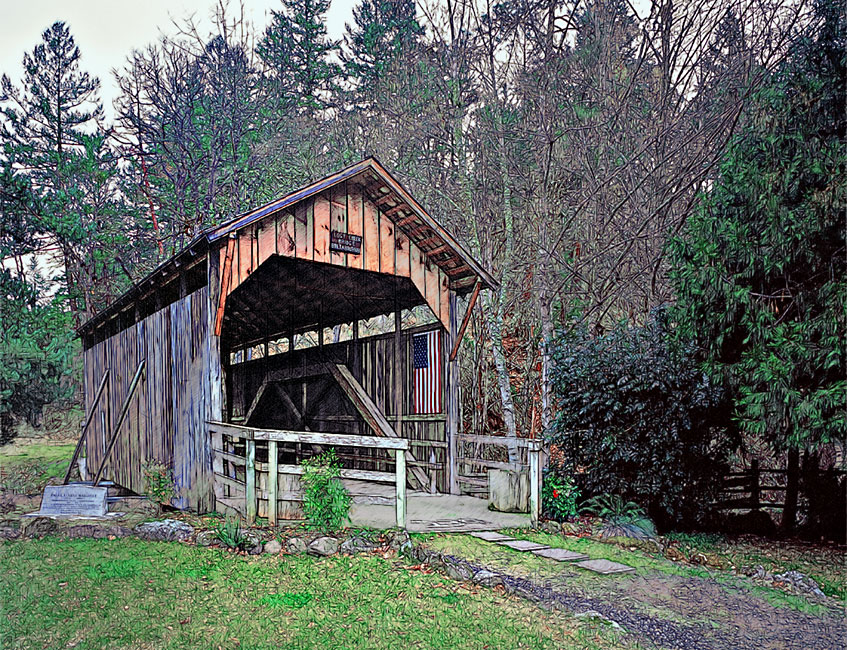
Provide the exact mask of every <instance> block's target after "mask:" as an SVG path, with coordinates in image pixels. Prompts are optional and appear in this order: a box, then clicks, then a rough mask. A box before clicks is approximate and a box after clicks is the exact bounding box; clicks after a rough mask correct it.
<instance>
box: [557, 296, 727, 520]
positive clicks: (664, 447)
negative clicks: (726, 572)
mask: <svg viewBox="0 0 847 650" xmlns="http://www.w3.org/2000/svg"><path fill="white" fill-rule="evenodd" d="M670 330H671V326H670V323H668V321H667V319H666V313H665V311H664V310H663V309H660V310H657V311H655V312H654V313H653V315H652V316H651V319H650V321H649V322H648V323H647V324H646V325H645V326H644V327H638V328H626V327H624V326H620V327H618V328H617V329H615V330H613V331H612V332H610V333H608V334H606V335H604V336H600V337H592V336H590V335H589V332H588V329H587V328H586V327H582V326H579V327H576V328H575V329H574V330H573V331H571V332H570V333H567V334H562V335H560V336H559V337H558V339H557V340H555V341H553V344H552V346H551V348H552V355H553V373H552V381H553V390H554V393H555V395H556V397H557V400H558V405H559V409H558V413H557V419H556V421H555V423H554V426H553V427H552V431H551V432H550V433H549V434H548V437H549V438H550V442H551V443H552V444H553V445H555V447H556V448H558V449H559V450H560V451H561V453H562V455H563V456H564V457H565V458H566V459H567V464H568V465H569V468H568V471H570V472H572V473H573V476H574V478H575V480H576V482H577V485H579V487H580V489H581V491H582V494H584V495H585V496H587V497H592V496H596V495H601V494H609V493H614V494H620V495H622V496H623V497H624V498H625V499H626V500H627V501H635V502H638V503H642V504H644V505H645V506H646V507H647V511H648V512H649V514H650V516H651V517H652V518H653V519H654V520H655V521H656V522H657V523H658V524H659V525H660V527H662V528H669V527H671V526H679V525H692V524H696V523H698V522H700V521H703V520H704V519H706V515H707V514H708V511H709V505H710V504H711V503H712V502H713V501H714V498H715V496H716V493H717V490H718V488H719V482H720V479H721V476H722V474H723V473H724V472H725V461H726V459H727V457H728V454H729V452H730V451H731V450H732V449H734V448H735V447H736V445H737V438H736V437H735V436H734V435H732V434H733V431H732V429H731V428H730V425H731V405H730V404H729V403H728V401H727V400H726V399H725V396H724V394H723V393H722V391H720V390H719V389H718V388H717V387H715V386H714V385H713V384H712V383H710V382H709V380H708V378H707V377H706V376H705V375H704V374H703V373H702V372H701V371H700V370H699V369H698V367H697V364H696V362H695V361H694V359H693V354H692V353H691V351H690V350H687V349H680V348H679V347H675V346H673V345H671V343H670V337H669V332H670Z"/></svg>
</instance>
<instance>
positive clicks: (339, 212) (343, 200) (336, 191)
mask: <svg viewBox="0 0 847 650" xmlns="http://www.w3.org/2000/svg"><path fill="white" fill-rule="evenodd" d="M329 210H330V225H329V230H330V232H332V231H333V230H335V231H338V232H347V184H346V183H339V184H338V185H336V186H335V187H333V188H332V190H331V191H330V206H329ZM327 250H329V239H327ZM329 261H330V262H332V263H333V264H338V265H339V266H346V265H347V253H334V252H330V258H329Z"/></svg>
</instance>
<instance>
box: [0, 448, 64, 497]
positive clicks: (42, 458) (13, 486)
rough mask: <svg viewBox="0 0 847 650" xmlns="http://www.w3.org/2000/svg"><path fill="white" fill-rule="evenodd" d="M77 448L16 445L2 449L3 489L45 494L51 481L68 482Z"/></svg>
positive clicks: (1, 472) (21, 492)
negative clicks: (66, 473)
mask: <svg viewBox="0 0 847 650" xmlns="http://www.w3.org/2000/svg"><path fill="white" fill-rule="evenodd" d="M74 447H75V444H72V443H59V444H57V443H52V442H31V441H25V442H24V441H20V442H18V441H16V442H13V443H10V444H8V445H4V446H3V447H0V488H3V489H5V490H11V491H14V492H16V493H18V494H34V493H36V492H39V491H41V490H42V489H43V488H44V486H45V485H46V484H47V482H48V481H49V480H50V479H54V478H64V476H65V472H66V471H67V470H68V463H70V461H71V456H72V455H73V453H74Z"/></svg>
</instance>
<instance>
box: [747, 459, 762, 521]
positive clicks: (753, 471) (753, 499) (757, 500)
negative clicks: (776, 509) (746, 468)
mask: <svg viewBox="0 0 847 650" xmlns="http://www.w3.org/2000/svg"><path fill="white" fill-rule="evenodd" d="M760 476H761V473H760V472H759V459H758V458H754V459H753V460H751V461H750V509H751V510H758V509H759V504H761V502H762V491H761V490H760V489H759V488H760V481H759V478H760Z"/></svg>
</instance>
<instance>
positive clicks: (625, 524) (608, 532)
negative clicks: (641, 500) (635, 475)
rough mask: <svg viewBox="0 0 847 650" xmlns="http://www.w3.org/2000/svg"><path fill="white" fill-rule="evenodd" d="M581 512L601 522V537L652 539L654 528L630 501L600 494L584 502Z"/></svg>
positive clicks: (642, 511)
mask: <svg viewBox="0 0 847 650" xmlns="http://www.w3.org/2000/svg"><path fill="white" fill-rule="evenodd" d="M582 512H584V513H586V514H590V515H595V516H596V517H600V519H602V520H603V527H602V535H603V537H634V538H636V539H646V538H653V537H655V536H656V527H655V526H654V525H653V522H652V521H650V518H649V517H648V516H647V513H646V512H644V509H643V508H642V507H641V506H639V505H638V504H637V503H633V502H632V501H627V502H624V500H623V499H622V498H621V497H620V496H618V495H617V494H601V495H599V496H596V497H594V498H592V499H589V500H588V501H586V502H585V503H584V504H583V506H582Z"/></svg>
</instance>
